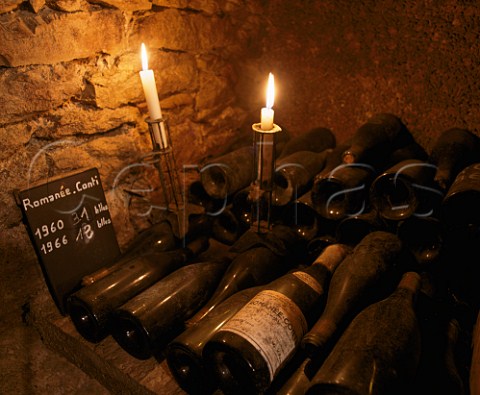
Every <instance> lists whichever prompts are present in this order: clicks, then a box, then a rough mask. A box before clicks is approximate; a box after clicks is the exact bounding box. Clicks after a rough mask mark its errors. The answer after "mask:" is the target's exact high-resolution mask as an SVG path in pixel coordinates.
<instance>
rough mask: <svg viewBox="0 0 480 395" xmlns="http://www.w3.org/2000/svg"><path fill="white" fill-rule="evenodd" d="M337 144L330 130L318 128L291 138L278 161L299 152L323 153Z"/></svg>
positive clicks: (280, 153)
mask: <svg viewBox="0 0 480 395" xmlns="http://www.w3.org/2000/svg"><path fill="white" fill-rule="evenodd" d="M336 144H337V142H336V138H335V135H334V134H333V133H332V131H331V130H330V129H327V128H323V127H316V128H313V129H310V130H308V131H307V132H304V133H301V134H299V135H297V136H295V137H292V138H290V140H288V141H287V142H286V143H285V145H284V146H283V148H282V149H280V150H279V155H278V158H277V159H281V158H285V157H287V156H290V155H292V154H293V153H295V152H299V151H310V152H317V153H320V152H323V151H325V150H326V149H329V148H333V147H335V145H336Z"/></svg>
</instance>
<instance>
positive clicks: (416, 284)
mask: <svg viewBox="0 0 480 395" xmlns="http://www.w3.org/2000/svg"><path fill="white" fill-rule="evenodd" d="M421 283H422V280H421V276H420V274H418V273H416V272H406V273H404V274H403V276H402V278H401V280H400V282H399V283H398V286H397V289H396V291H395V294H397V295H399V296H400V295H401V296H402V297H410V299H411V301H412V303H415V301H416V298H417V295H418V292H419V291H420V287H421Z"/></svg>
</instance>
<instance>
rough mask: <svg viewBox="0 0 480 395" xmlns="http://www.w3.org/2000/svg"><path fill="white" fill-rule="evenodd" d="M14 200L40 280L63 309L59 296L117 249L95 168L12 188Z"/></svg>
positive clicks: (110, 258)
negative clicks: (20, 188) (31, 246)
mask: <svg viewBox="0 0 480 395" xmlns="http://www.w3.org/2000/svg"><path fill="white" fill-rule="evenodd" d="M17 203H18V205H19V206H20V208H21V210H22V212H23V215H24V222H25V225H26V227H27V230H28V231H29V235H30V238H31V241H32V244H33V246H34V248H35V251H36V253H37V256H38V258H39V261H40V264H41V265H42V269H43V272H44V276H45V279H46V282H47V284H48V286H49V288H50V291H51V293H52V296H53V298H54V299H55V301H56V303H57V305H58V306H59V308H60V311H61V312H62V313H64V312H65V311H64V301H65V298H66V296H68V294H69V293H71V292H72V291H73V290H74V288H75V287H77V286H78V284H79V283H80V281H81V279H82V277H83V276H84V275H86V274H89V273H92V272H94V271H96V270H98V269H100V268H101V267H105V266H109V265H110V264H112V263H113V262H114V261H115V259H116V258H117V257H118V256H119V255H120V249H119V247H118V243H117V240H116V235H115V231H114V228H113V223H112V219H111V217H110V212H109V208H108V204H107V202H106V199H105V194H104V191H103V187H102V184H101V181H100V176H99V174H98V170H97V169H96V168H92V169H87V170H82V171H78V172H74V173H73V174H69V175H65V176H63V177H62V176H60V177H56V178H55V179H49V180H46V181H44V182H40V183H38V184H36V185H34V186H30V187H29V188H27V189H25V190H22V191H19V192H18V193H17Z"/></svg>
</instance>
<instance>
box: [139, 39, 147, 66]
mask: <svg viewBox="0 0 480 395" xmlns="http://www.w3.org/2000/svg"><path fill="white" fill-rule="evenodd" d="M141 52H142V69H143V70H148V57H147V49H146V48H145V44H144V43H142V48H141Z"/></svg>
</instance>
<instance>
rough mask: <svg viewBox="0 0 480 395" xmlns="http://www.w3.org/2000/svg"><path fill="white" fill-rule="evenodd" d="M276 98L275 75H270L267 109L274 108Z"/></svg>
mask: <svg viewBox="0 0 480 395" xmlns="http://www.w3.org/2000/svg"><path fill="white" fill-rule="evenodd" d="M274 96H275V86H274V80H273V74H272V73H270V74H269V75H268V85H267V108H272V107H273V99H274Z"/></svg>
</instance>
